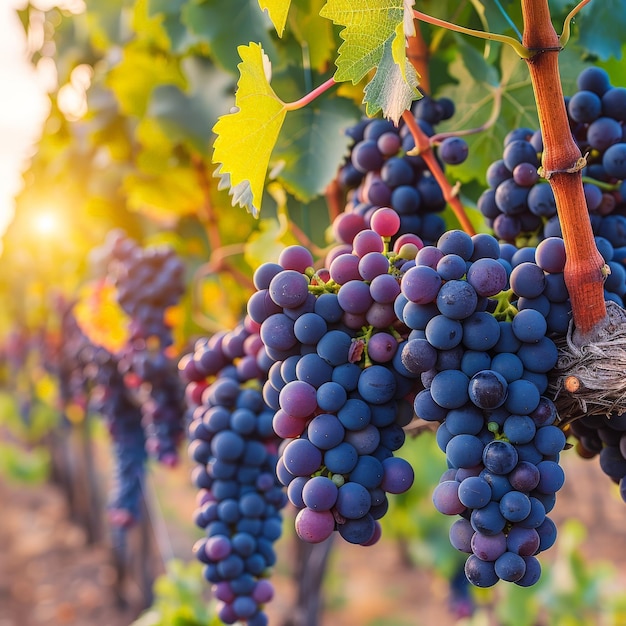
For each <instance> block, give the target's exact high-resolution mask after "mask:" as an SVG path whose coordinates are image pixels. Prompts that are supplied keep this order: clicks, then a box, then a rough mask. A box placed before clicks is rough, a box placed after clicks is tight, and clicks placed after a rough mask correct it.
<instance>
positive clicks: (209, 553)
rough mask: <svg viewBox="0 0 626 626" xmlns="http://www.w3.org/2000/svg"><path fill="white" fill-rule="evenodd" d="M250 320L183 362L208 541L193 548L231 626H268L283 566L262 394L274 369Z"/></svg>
mask: <svg viewBox="0 0 626 626" xmlns="http://www.w3.org/2000/svg"><path fill="white" fill-rule="evenodd" d="M258 331H259V327H258V324H255V323H254V322H253V321H252V320H250V319H249V318H248V319H246V320H245V321H244V322H243V323H241V324H240V325H238V326H237V327H236V328H235V329H233V330H232V331H229V332H221V333H217V334H215V335H213V336H212V337H211V338H210V339H208V340H205V339H202V340H199V341H198V342H197V343H196V346H195V349H194V351H193V353H192V354H189V355H187V356H185V357H183V359H182V360H181V362H180V368H181V370H182V376H183V378H184V379H185V380H186V381H187V388H186V394H187V399H188V405H189V407H190V411H191V416H190V417H191V421H190V423H189V426H188V434H189V438H190V440H191V443H190V444H189V454H190V456H191V458H192V459H193V460H194V461H195V462H196V463H197V465H196V467H195V469H194V471H193V480H194V483H195V485H196V486H197V487H198V489H199V493H198V508H197V510H196V512H195V516H194V517H195V523H196V524H197V525H198V526H199V527H200V528H203V529H204V530H205V534H206V535H205V537H203V538H202V539H200V540H199V541H198V542H197V543H196V545H195V546H194V552H195V554H196V557H197V558H198V559H199V560H200V561H201V562H202V563H204V564H205V565H206V567H205V577H206V579H207V580H208V581H209V582H211V583H212V585H213V592H214V595H215V597H216V598H217V600H218V601H219V603H218V616H219V618H220V619H221V620H222V622H224V623H226V624H234V623H235V622H237V621H238V620H243V621H246V622H247V623H248V624H249V626H263V625H264V624H267V616H266V614H265V613H264V611H263V605H265V604H266V603H267V602H269V601H270V600H271V599H272V596H273V587H272V585H271V583H270V581H269V580H268V576H269V571H270V568H271V567H272V566H273V565H274V563H275V561H276V555H275V553H274V549H273V543H274V541H276V540H277V539H278V538H279V536H280V535H281V530H282V523H281V514H280V511H281V509H282V507H283V506H284V504H285V503H286V497H285V494H284V492H283V489H282V487H281V485H280V484H279V483H278V481H277V478H276V459H277V451H278V440H277V437H276V435H275V434H274V432H273V430H272V419H273V415H274V412H273V411H272V410H270V409H269V408H268V407H267V406H266V404H265V402H264V401H263V396H262V388H261V385H262V382H263V381H264V380H265V379H266V378H267V369H268V367H269V365H270V364H271V361H270V360H269V359H268V357H267V355H266V353H265V350H264V349H263V344H262V342H261V339H260V337H259V332H258Z"/></svg>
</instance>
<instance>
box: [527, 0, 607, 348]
mask: <svg viewBox="0 0 626 626" xmlns="http://www.w3.org/2000/svg"><path fill="white" fill-rule="evenodd" d="M522 15H523V18H524V33H523V44H524V46H526V47H527V48H528V49H529V50H531V51H536V52H535V54H534V55H533V56H532V57H531V58H529V59H527V60H526V62H527V64H528V70H529V72H530V78H531V81H532V86H533V90H534V93H535V101H536V104H537V112H538V115H539V124H540V127H541V133H542V136H543V145H544V152H543V163H542V165H543V171H544V175H545V177H546V178H547V179H548V181H549V183H550V186H551V187H552V190H553V192H554V197H555V200H556V206H557V211H558V215H559V220H560V222H561V229H562V232H563V240H564V242H565V250H566V254H567V262H566V266H565V284H566V285H567V289H568V291H569V294H570V300H571V303H572V314H573V319H574V324H575V326H576V329H577V332H578V334H579V337H580V338H581V340H584V338H585V337H587V336H589V335H590V333H591V331H592V330H593V329H594V327H595V326H597V325H598V324H599V323H601V322H602V321H603V320H604V319H605V318H606V306H605V303H604V277H603V274H602V268H603V266H604V259H603V258H602V256H601V255H600V253H599V252H598V249H597V247H596V244H595V241H594V236H593V232H592V230H591V222H590V220H589V214H588V212H587V205H586V202H585V195H584V192H583V184H582V174H581V169H582V167H583V166H584V163H585V161H584V159H583V158H582V155H581V152H580V150H579V148H578V146H577V145H576V142H575V141H574V138H573V137H572V133H571V130H570V126H569V122H568V118H567V111H566V108H565V101H564V98H563V90H562V87H561V79H560V76H559V64H558V55H559V52H560V50H561V47H560V42H559V38H558V36H557V34H556V31H555V30H554V27H553V26H552V21H551V19H550V10H549V8H548V1H547V0H522Z"/></svg>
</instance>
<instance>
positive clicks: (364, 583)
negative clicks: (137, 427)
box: [0, 453, 626, 626]
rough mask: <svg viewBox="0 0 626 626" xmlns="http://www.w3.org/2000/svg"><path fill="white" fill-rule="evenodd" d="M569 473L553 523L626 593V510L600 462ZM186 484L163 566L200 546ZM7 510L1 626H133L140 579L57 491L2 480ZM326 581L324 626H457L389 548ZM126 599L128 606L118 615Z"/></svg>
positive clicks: (343, 558)
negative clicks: (608, 565) (603, 565)
mask: <svg viewBox="0 0 626 626" xmlns="http://www.w3.org/2000/svg"><path fill="white" fill-rule="evenodd" d="M564 464H565V468H566V475H567V480H566V484H565V486H564V488H563V490H562V491H561V492H560V494H559V498H558V502H557V507H556V509H555V511H554V512H553V518H554V520H555V521H556V522H557V524H559V523H560V522H562V521H564V520H565V519H567V518H568V517H572V516H574V517H578V518H579V519H582V521H584V522H585V524H586V525H587V528H588V529H589V535H588V538H587V540H586V542H585V544H584V545H583V546H582V548H583V551H584V552H585V554H586V555H588V557H589V558H591V559H593V560H595V561H599V560H607V561H610V562H612V563H613V564H615V565H617V566H618V567H619V569H618V571H619V576H620V578H621V579H623V580H622V583H623V585H622V587H623V588H624V589H626V524H624V519H625V514H626V504H624V503H622V502H621V500H619V498H618V497H617V496H616V495H615V492H614V490H613V489H611V488H610V485H609V481H608V479H607V478H606V477H605V476H604V475H602V473H601V472H600V470H599V469H598V467H597V462H595V461H591V462H589V461H583V460H580V459H577V458H575V457H574V455H573V453H572V455H571V457H569V458H566V459H565V463H564ZM186 475H187V474H186V469H185V468H181V469H180V470H176V471H175V472H174V473H173V474H172V473H169V474H167V475H165V474H164V475H158V476H157V477H156V479H157V480H158V481H159V483H158V484H159V491H160V495H159V499H160V501H161V504H160V506H161V510H162V512H163V517H162V518H161V519H159V520H152V521H153V523H154V526H155V527H156V528H157V535H161V537H160V539H159V538H157V544H159V543H160V544H161V547H160V548H159V549H158V551H160V552H161V554H160V556H161V557H163V558H166V556H167V555H164V554H163V551H164V550H166V551H167V553H168V555H174V556H179V557H181V558H184V559H188V558H189V552H190V544H191V543H192V542H193V539H192V540H190V539H189V536H190V535H191V536H192V537H194V538H195V537H196V536H197V531H196V530H194V527H193V526H192V525H191V523H187V522H186V521H185V520H189V519H190V515H191V511H192V509H193V491H192V490H191V488H189V490H187V489H181V484H182V485H184V484H185V481H186ZM163 494H164V495H163ZM0 506H1V509H0V626H95V625H97V626H128V625H129V624H130V623H131V622H132V621H133V619H134V618H135V617H136V615H137V614H138V613H139V611H140V610H141V606H142V601H143V600H142V598H143V596H142V591H141V585H140V583H139V582H138V581H139V580H140V579H139V577H136V578H135V579H134V580H131V581H130V583H128V582H127V583H126V585H125V587H124V589H123V590H120V588H119V586H118V585H117V584H116V580H117V575H116V569H115V567H114V562H113V559H112V552H111V549H110V542H109V540H108V538H107V536H106V533H104V535H105V536H104V537H103V538H101V539H100V541H99V542H98V543H96V544H95V545H92V544H90V543H89V541H88V535H87V533H86V532H85V530H84V529H83V527H82V526H81V525H79V524H77V523H76V522H75V521H72V520H71V519H70V518H69V511H68V503H67V501H66V499H65V497H64V495H63V492H62V491H61V490H60V489H59V487H58V486H55V485H49V484H46V485H38V486H28V487H27V486H24V485H18V484H15V483H8V482H6V481H4V482H3V481H2V480H0ZM181 520H183V521H182V522H181ZM164 533H165V534H166V535H167V540H166V542H167V547H166V548H165V549H164V548H163V534H164ZM293 551H294V545H293V539H292V538H291V537H289V536H288V537H286V538H285V539H281V541H280V542H279V544H278V552H279V563H278V565H277V567H276V575H275V577H274V582H275V586H276V587H277V594H276V597H275V599H274V600H273V601H272V603H271V604H270V605H269V606H268V614H269V616H270V624H272V625H275V626H280V625H282V624H284V623H285V621H286V620H287V618H288V617H289V614H290V611H291V610H292V607H293V601H294V595H295V588H294V585H293V580H292V578H291V576H292V569H291V566H290V561H291V558H292V556H293ZM549 554H550V551H549V552H548V553H546V557H547V558H550V557H549ZM155 569H156V570H158V569H159V566H158V563H157V564H156V565H155ZM328 576H329V577H330V580H331V590H330V593H328V592H327V593H326V596H325V599H326V606H325V610H324V613H323V618H322V621H321V626H370V625H371V626H373V625H374V624H376V625H377V626H422V625H425V624H437V625H438V626H445V625H447V624H454V623H455V619H454V617H453V616H452V614H451V613H450V612H449V611H448V608H447V603H446V597H447V593H448V589H447V585H446V584H445V581H442V580H439V579H437V578H436V577H434V576H433V575H432V574H431V573H429V572H427V571H424V570H417V569H407V567H406V565H405V564H403V562H402V559H401V556H400V552H399V550H398V549H397V547H396V545H395V544H393V543H391V542H390V541H385V540H384V539H383V540H382V541H381V542H380V543H379V544H377V545H376V546H373V547H371V548H368V549H364V548H361V547H359V546H351V545H348V544H346V543H345V542H337V543H336V546H335V547H334V548H333V553H332V558H331V561H330V569H329V573H328ZM120 592H121V593H122V594H123V595H124V597H125V598H126V599H127V600H128V601H129V604H130V606H128V607H126V608H122V607H121V606H120V605H119V603H118V601H117V600H118V595H119V593H120Z"/></svg>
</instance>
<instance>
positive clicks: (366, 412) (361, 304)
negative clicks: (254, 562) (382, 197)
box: [248, 208, 421, 545]
mask: <svg viewBox="0 0 626 626" xmlns="http://www.w3.org/2000/svg"><path fill="white" fill-rule="evenodd" d="M370 225H371V228H369V229H364V230H362V231H360V232H358V233H357V234H356V235H355V237H354V238H353V243H352V247H351V250H350V251H349V252H347V251H346V250H345V248H344V247H342V246H339V247H338V248H337V249H336V250H335V251H334V253H331V254H330V255H329V256H328V257H327V262H329V267H328V268H327V269H326V268H324V269H321V270H318V271H314V270H313V268H312V265H313V258H312V256H311V254H310V252H309V251H308V250H306V249H305V248H303V247H301V246H291V247H288V248H286V249H285V250H283V252H282V253H281V255H280V257H279V259H278V263H266V264H264V265H261V266H260V267H259V268H258V269H257V271H256V272H255V274H254V283H255V286H256V287H257V291H256V293H255V294H253V296H252V297H251V298H250V300H249V303H248V314H249V315H250V317H251V318H252V319H253V320H254V321H256V322H257V323H259V324H260V325H261V330H260V336H261V339H262V341H263V343H264V345H265V350H266V352H267V354H269V356H270V357H271V358H272V359H274V361H275V363H274V364H273V365H272V366H271V368H270V370H269V372H268V379H267V382H266V383H265V386H264V390H263V395H264V398H265V400H266V402H267V404H268V405H269V406H270V407H271V408H272V409H274V410H275V411H276V412H275V414H274V418H273V428H274V431H275V432H276V433H277V434H278V435H279V436H280V437H282V438H283V439H284V442H283V443H282V444H281V448H280V457H279V459H278V465H277V470H276V471H277V475H278V478H279V479H280V481H281V482H282V483H283V485H285V486H286V487H287V494H288V497H289V500H290V501H291V503H292V504H293V505H294V506H295V507H296V508H297V509H299V512H298V514H297V516H296V524H295V525H296V532H297V534H298V536H299V537H300V538H301V539H303V540H304V541H307V542H311V543H317V542H321V541H323V540H325V539H327V538H328V537H329V536H330V535H331V534H332V533H333V531H335V530H336V531H338V532H339V534H340V535H341V536H342V537H343V538H344V539H345V540H347V541H348V542H351V543H356V544H362V545H369V544H371V543H374V542H375V541H376V540H377V539H378V537H379V536H380V525H379V524H378V522H377V520H378V519H379V518H380V517H381V516H382V515H384V513H385V511H386V510H387V506H388V502H387V494H388V493H402V492H404V491H405V490H406V489H408V488H409V487H410V486H411V484H412V481H413V471H412V468H411V467H410V465H409V464H408V463H407V462H406V461H405V460H404V459H401V458H398V457H394V455H393V453H394V451H396V450H398V449H399V448H400V447H401V446H402V444H403V443H404V440H405V432H404V430H403V426H405V425H407V424H408V422H409V421H410V420H411V419H412V417H413V414H412V411H411V405H410V403H409V402H407V401H406V400H405V397H406V396H408V395H410V394H411V393H412V391H413V389H414V387H415V384H416V377H415V376H413V375H412V374H411V373H410V372H408V371H407V370H406V368H404V367H403V366H402V365H401V363H400V360H399V355H400V353H399V352H398V346H399V342H400V340H401V336H400V334H399V333H398V331H397V330H396V329H395V325H396V323H397V318H396V316H395V312H394V308H393V302H394V299H395V297H396V295H397V294H398V293H399V289H400V287H399V276H400V272H401V267H402V266H403V265H404V264H405V263H406V262H407V261H408V257H410V256H414V255H415V253H416V252H417V247H418V246H417V243H416V242H418V243H419V244H421V241H420V240H419V239H418V238H417V237H408V238H407V237H405V238H404V239H398V240H397V241H396V246H395V248H394V250H391V251H390V250H388V248H387V246H388V242H389V240H390V238H391V237H392V236H393V235H395V234H396V232H397V229H398V228H399V218H398V216H397V214H396V213H395V212H394V211H393V210H392V209H389V208H381V209H379V210H378V211H376V212H375V213H374V215H373V216H372V217H371V220H370Z"/></svg>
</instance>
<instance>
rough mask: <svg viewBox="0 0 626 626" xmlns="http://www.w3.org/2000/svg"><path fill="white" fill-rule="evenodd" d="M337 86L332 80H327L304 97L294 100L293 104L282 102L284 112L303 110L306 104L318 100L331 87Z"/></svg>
mask: <svg viewBox="0 0 626 626" xmlns="http://www.w3.org/2000/svg"><path fill="white" fill-rule="evenodd" d="M336 84H337V81H335V79H334V78H329V79H328V80H327V81H325V82H323V83H322V84H321V85H319V86H318V87H316V88H315V89H313V91H310V92H309V93H308V94H306V96H303V97H302V98H300V99H299V100H294V101H293V102H284V103H283V106H284V107H285V111H297V110H298V109H303V108H304V107H305V106H306V105H307V104H309V103H311V102H313V100H315V98H318V97H319V96H321V95H322V94H323V93H325V92H326V91H328V90H329V89H330V88H331V87H333V86H334V85H336Z"/></svg>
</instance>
